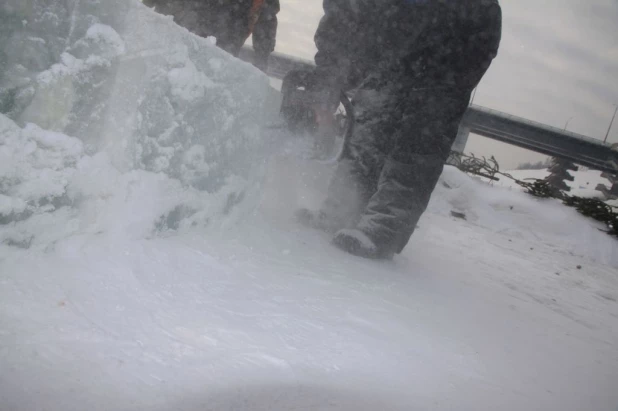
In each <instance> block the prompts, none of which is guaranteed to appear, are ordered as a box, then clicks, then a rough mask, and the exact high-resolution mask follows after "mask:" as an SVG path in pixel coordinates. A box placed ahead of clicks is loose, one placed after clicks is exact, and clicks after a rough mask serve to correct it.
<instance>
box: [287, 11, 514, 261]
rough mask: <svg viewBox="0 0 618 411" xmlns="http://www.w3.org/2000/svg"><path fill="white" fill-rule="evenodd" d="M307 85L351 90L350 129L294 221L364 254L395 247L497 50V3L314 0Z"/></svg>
mask: <svg viewBox="0 0 618 411" xmlns="http://www.w3.org/2000/svg"><path fill="white" fill-rule="evenodd" d="M324 11H325V15H324V17H323V18H322V20H321V22H320V25H319V27H318V30H317V32H316V35H315V42H316V45H317V48H318V53H317V54H316V57H315V61H316V69H315V72H314V73H313V75H314V77H315V80H314V83H315V84H316V86H315V88H316V89H322V90H328V91H331V92H332V95H338V94H339V93H340V91H341V90H344V91H346V90H351V89H355V95H354V99H353V105H354V111H355V116H356V128H355V132H354V135H353V137H352V139H351V141H350V146H349V147H348V152H349V153H350V154H349V155H348V156H347V158H344V159H342V160H341V161H340V163H339V164H338V167H337V170H336V172H335V175H334V177H333V180H332V181H331V185H330V187H329V190H328V194H327V199H326V200H325V202H324V204H323V206H322V208H321V209H320V210H318V211H312V210H306V209H305V210H300V211H299V213H298V218H299V219H300V221H301V222H303V223H305V224H307V225H309V226H313V227H316V228H320V229H324V230H327V231H330V232H333V233H334V234H335V236H334V239H333V242H334V244H335V245H336V246H338V247H339V248H341V249H343V250H345V251H347V252H349V253H351V254H354V255H358V256H362V257H367V258H391V257H392V256H393V255H394V254H397V253H400V252H401V251H402V250H403V249H404V247H405V246H406V244H407V243H408V241H409V239H410V237H411V235H412V234H413V232H414V230H415V228H416V225H417V222H418V220H419V219H420V217H421V215H422V214H423V212H424V211H425V209H426V208H427V204H428V203H429V200H430V197H431V193H432V191H433V190H434V188H435V186H436V183H437V182H438V179H439V177H440V175H441V173H442V169H443V166H444V163H445V161H446V159H447V157H448V155H449V152H450V148H451V145H452V143H453V141H454V140H455V138H456V136H457V130H458V126H459V123H460V121H461V119H462V117H463V115H464V113H465V111H466V108H467V106H468V102H469V100H470V96H471V93H472V91H473V90H474V88H475V87H476V86H477V85H478V83H479V82H480V80H481V78H482V77H483V75H484V74H485V72H486V71H487V69H488V68H489V66H490V64H491V62H492V60H493V59H494V57H495V56H496V55H497V52H498V47H499V44H500V38H501V31H502V14H501V8H500V5H499V3H498V1H497V0H465V1H455V0H382V1H371V0H324Z"/></svg>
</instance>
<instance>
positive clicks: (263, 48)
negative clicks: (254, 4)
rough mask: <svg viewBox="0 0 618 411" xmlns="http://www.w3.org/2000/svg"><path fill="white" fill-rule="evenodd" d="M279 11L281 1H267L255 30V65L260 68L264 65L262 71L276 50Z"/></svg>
mask: <svg viewBox="0 0 618 411" xmlns="http://www.w3.org/2000/svg"><path fill="white" fill-rule="evenodd" d="M279 9H280V6H279V0H266V1H265V3H264V7H263V9H262V11H261V12H260V17H259V19H258V21H257V23H256V25H255V28H254V29H253V49H254V50H255V63H256V65H257V66H258V67H260V65H264V67H260V68H262V69H265V68H266V65H267V61H268V56H269V55H270V53H272V52H273V51H274V50H275V44H276V41H277V25H278V21H277V13H279Z"/></svg>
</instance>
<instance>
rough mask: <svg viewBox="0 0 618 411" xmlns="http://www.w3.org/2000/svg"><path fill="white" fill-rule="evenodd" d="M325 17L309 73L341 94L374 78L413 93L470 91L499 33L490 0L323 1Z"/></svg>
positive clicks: (497, 7) (498, 12)
mask: <svg viewBox="0 0 618 411" xmlns="http://www.w3.org/2000/svg"><path fill="white" fill-rule="evenodd" d="M324 12H325V15H324V17H323V18H322V20H321V22H320V25H319V27H318V30H317V32H316V35H315V43H316V46H317V48H318V53H317V54H316V56H315V61H316V65H317V66H318V72H319V73H321V74H322V75H323V76H326V77H329V78H330V79H331V81H334V82H338V83H340V84H343V85H345V88H350V87H354V86H357V85H358V83H359V82H360V81H362V80H363V79H364V78H365V77H366V76H367V75H368V74H371V73H372V72H375V71H377V70H379V71H381V72H389V71H390V72H393V73H398V74H402V73H405V76H406V77H407V78H408V79H409V80H410V82H411V85H413V86H415V87H421V88H423V87H444V88H455V89H461V90H464V89H465V90H472V89H473V88H474V87H476V85H477V84H478V82H479V81H480V79H481V77H482V76H483V74H484V73H485V71H486V70H487V68H488V67H489V65H490V63H491V61H492V60H493V58H494V57H495V56H496V54H497V51H498V46H499V43H500V37H501V31H502V27H501V21H502V19H501V16H502V15H501V9H500V5H499V4H498V1H497V0H381V1H376V0H324ZM397 77H399V78H400V76H397Z"/></svg>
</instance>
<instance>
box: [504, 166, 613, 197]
mask: <svg viewBox="0 0 618 411" xmlns="http://www.w3.org/2000/svg"><path fill="white" fill-rule="evenodd" d="M507 173H508V174H510V175H512V176H513V177H515V178H517V179H519V180H524V181H526V180H534V179H544V178H545V177H547V176H548V175H549V171H548V170H513V171H507ZM569 174H571V175H572V176H573V177H574V181H566V184H567V185H568V186H569V187H571V191H569V192H568V194H569V195H575V196H580V197H599V198H603V194H602V193H601V192H600V191H597V190H596V188H597V185H599V184H603V185H605V186H607V187H611V186H612V184H611V183H610V181H609V180H608V179H606V178H604V177H601V174H602V173H601V172H600V171H597V170H590V169H588V168H586V167H581V166H580V167H579V170H578V171H569ZM496 184H497V185H499V186H502V187H511V188H520V186H518V185H517V184H515V182H513V181H512V180H510V179H508V178H504V177H500V181H499V182H497V183H496Z"/></svg>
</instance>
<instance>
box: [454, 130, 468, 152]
mask: <svg viewBox="0 0 618 411" xmlns="http://www.w3.org/2000/svg"><path fill="white" fill-rule="evenodd" d="M468 137H470V129H469V128H468V127H466V126H464V125H463V124H462V125H460V126H459V131H457V138H456V139H455V142H454V143H453V147H452V148H451V150H453V151H456V152H458V153H463V152H464V150H465V149H466V144H467V143H468Z"/></svg>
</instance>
